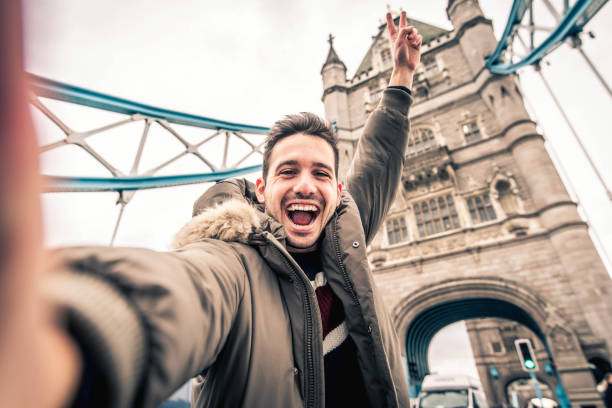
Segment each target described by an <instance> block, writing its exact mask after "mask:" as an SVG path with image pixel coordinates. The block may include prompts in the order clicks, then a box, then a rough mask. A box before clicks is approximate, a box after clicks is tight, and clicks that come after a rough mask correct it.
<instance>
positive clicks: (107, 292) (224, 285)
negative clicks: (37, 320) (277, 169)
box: [46, 241, 246, 407]
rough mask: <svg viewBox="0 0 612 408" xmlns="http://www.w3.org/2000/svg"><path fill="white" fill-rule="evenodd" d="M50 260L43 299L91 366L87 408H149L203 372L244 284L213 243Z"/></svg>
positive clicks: (236, 266)
mask: <svg viewBox="0 0 612 408" xmlns="http://www.w3.org/2000/svg"><path fill="white" fill-rule="evenodd" d="M220 246H224V247H220ZM51 257H52V265H54V268H53V269H54V273H53V274H52V277H51V278H50V282H48V284H47V285H46V286H47V290H48V292H49V296H50V297H52V298H53V300H54V301H56V302H57V303H59V304H60V306H61V310H63V311H65V314H66V320H67V328H68V330H69V332H70V333H71V334H72V335H73V337H74V338H75V340H76V341H77V343H78V344H79V346H80V348H81V350H82V352H83V355H84V356H85V361H86V362H87V364H90V363H91V364H92V365H93V366H94V367H95V382H96V383H97V384H98V385H97V387H95V389H96V390H100V389H102V390H103V391H102V393H107V395H106V396H104V397H102V396H101V395H95V396H92V399H93V400H96V404H95V406H112V407H128V406H143V407H154V406H157V405H159V404H160V403H161V402H163V401H164V400H165V399H166V398H167V397H168V396H169V395H171V394H172V392H174V391H175V390H176V389H178V388H179V387H180V386H181V385H183V384H184V383H185V382H186V381H187V380H189V379H190V378H192V377H193V376H195V375H197V374H199V373H201V372H202V371H204V370H205V369H206V368H208V367H209V366H210V365H211V364H212V363H213V362H214V361H215V358H216V357H217V355H218V354H219V352H220V351H221V349H222V347H223V345H224V342H225V339H226V337H227V335H228V333H229V331H230V329H231V327H232V323H233V321H234V317H235V315H236V311H237V309H238V307H239V305H240V302H241V299H242V296H243V293H244V285H245V280H246V278H245V276H244V275H245V273H244V266H243V264H242V263H241V261H240V259H239V257H238V255H237V253H236V252H235V251H234V250H233V249H232V248H231V246H230V245H229V244H225V243H222V242H218V241H215V242H200V243H196V244H192V245H189V246H187V247H185V248H182V249H181V250H178V251H175V252H167V253H164V252H155V251H151V250H146V249H135V248H69V249H63V250H58V251H55V252H54V253H53V254H52V256H51ZM100 384H101V385H100ZM101 398H103V399H101ZM101 401H104V402H103V403H102V402H101ZM88 406H89V405H88Z"/></svg>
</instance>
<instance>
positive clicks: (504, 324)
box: [30, 0, 612, 407]
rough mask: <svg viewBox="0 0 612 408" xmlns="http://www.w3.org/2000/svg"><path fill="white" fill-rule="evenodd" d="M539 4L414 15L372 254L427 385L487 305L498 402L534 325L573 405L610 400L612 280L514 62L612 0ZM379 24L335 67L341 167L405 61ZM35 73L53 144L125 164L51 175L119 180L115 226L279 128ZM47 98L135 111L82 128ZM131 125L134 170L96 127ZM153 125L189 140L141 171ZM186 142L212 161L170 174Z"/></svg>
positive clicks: (214, 171)
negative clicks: (401, 114)
mask: <svg viewBox="0 0 612 408" xmlns="http://www.w3.org/2000/svg"><path fill="white" fill-rule="evenodd" d="M535 3H536V2H535V1H524V0H517V1H515V2H514V3H513V6H512V10H511V12H510V16H509V19H508V25H507V27H506V29H505V31H504V34H503V36H502V38H501V40H499V41H498V40H496V39H495V36H494V35H493V29H492V25H491V21H490V20H489V19H488V18H487V16H485V15H484V13H483V12H482V9H481V8H480V5H479V3H478V1H476V0H450V1H448V4H447V8H446V12H447V15H448V17H449V19H450V21H451V23H452V26H453V28H452V29H451V30H446V29H443V28H440V27H437V26H435V25H432V24H428V23H425V22H422V21H419V20H416V19H410V21H409V24H412V25H415V26H416V27H417V28H418V29H419V32H420V33H421V34H422V35H423V37H424V41H423V50H422V64H421V66H420V67H419V69H418V71H417V73H416V76H415V81H414V86H413V94H414V104H413V107H412V109H411V113H410V118H411V123H412V130H411V134H410V139H409V143H408V149H407V151H406V152H405V155H406V159H407V160H406V166H405V168H404V173H403V176H402V181H401V183H402V184H401V188H400V193H399V194H398V196H397V197H396V200H395V202H394V204H393V206H392V208H391V211H390V213H389V215H388V218H387V220H386V222H385V223H384V225H383V227H382V228H381V230H380V231H379V233H378V235H377V237H376V238H375V239H374V241H373V243H372V245H371V246H370V248H369V250H368V251H369V252H368V253H369V260H370V263H371V265H372V267H373V273H374V278H375V280H376V282H377V285H378V286H379V288H380V289H381V292H382V294H383V296H384V298H385V300H386V302H387V304H388V306H389V308H390V310H391V311H392V314H393V318H394V323H395V326H396V329H397V331H398V334H399V337H400V340H401V341H402V342H403V344H405V347H406V370H407V372H408V377H409V386H410V390H411V394H412V396H416V394H417V393H418V391H419V387H420V383H421V381H422V379H423V377H424V376H425V375H426V374H427V373H429V372H430V369H429V363H428V361H427V350H428V348H429V345H430V343H431V340H432V338H433V336H434V335H435V334H436V333H437V332H439V331H440V330H441V329H442V328H443V327H445V326H446V325H448V324H450V323H453V322H456V321H460V320H468V319H479V320H471V321H470V322H469V323H468V332H469V335H470V341H471V343H472V347H473V349H474V354H475V357H476V362H477V368H478V371H479V375H480V380H481V382H482V384H483V387H484V389H485V392H486V394H487V396H488V398H489V403H490V404H491V405H493V404H509V403H510V396H509V395H508V389H509V388H508V387H510V385H511V384H513V383H514V382H516V381H518V380H521V379H522V378H524V373H523V372H521V371H520V368H519V366H518V364H517V363H516V362H513V360H511V359H510V358H509V356H510V355H512V354H513V353H514V351H513V350H511V348H509V347H507V344H509V343H511V342H512V339H513V338H515V337H517V336H518V337H521V336H523V337H524V336H525V335H526V334H525V333H527V335H533V336H534V340H535V342H536V343H537V344H538V346H537V347H536V352H537V353H538V355H539V357H540V358H541V360H543V361H545V362H546V363H547V364H546V365H545V367H546V369H543V370H541V372H539V373H538V379H539V380H540V381H541V382H542V383H543V384H546V385H547V388H548V389H550V390H553V391H554V396H553V398H554V399H555V400H556V401H557V402H558V403H559V404H560V405H562V406H574V407H590V406H597V407H601V406H602V403H601V399H600V397H599V395H598V394H597V392H596V391H595V379H594V377H593V374H592V369H593V367H594V366H596V367H598V368H599V369H601V370H609V369H610V360H611V358H612V354H611V352H612V331H611V330H610V328H611V327H612V298H611V297H610V294H611V293H612V281H611V280H610V278H609V276H608V273H607V271H606V268H605V266H604V264H603V262H602V260H601V259H600V257H599V255H598V253H597V251H596V249H595V247H594V245H593V242H592V241H591V238H590V236H589V234H588V225H587V223H586V222H585V221H584V220H583V219H582V218H581V217H580V215H579V213H578V210H577V206H578V205H577V203H576V202H575V201H574V200H573V199H572V197H571V195H570V194H569V193H568V191H567V190H566V188H565V186H564V184H563V182H562V181H561V178H560V176H559V174H558V171H557V169H556V168H555V166H554V165H553V162H552V161H551V158H550V157H549V154H548V151H547V150H546V148H545V146H544V143H545V139H544V136H543V135H542V133H541V132H540V130H539V129H538V127H537V124H536V123H535V121H534V120H533V118H531V117H530V116H529V114H528V113H527V110H526V108H525V105H524V99H523V91H522V89H521V85H520V82H519V81H518V80H517V76H516V74H515V72H516V70H518V69H519V68H521V67H523V66H526V65H529V64H537V63H539V61H540V60H541V59H542V58H543V57H544V56H545V55H547V53H549V52H552V51H553V50H554V49H555V48H556V47H557V46H558V45H559V44H560V43H562V42H564V41H568V40H571V39H576V38H578V37H577V36H578V34H579V33H580V32H581V31H582V30H583V28H584V26H585V25H586V24H587V22H588V21H589V20H590V18H591V17H592V16H593V15H595V14H596V13H597V11H599V10H600V9H601V7H603V5H604V4H605V3H606V2H605V1H583V0H578V1H575V2H573V3H570V2H567V1H566V2H565V3H564V5H565V6H564V8H563V10H555V12H554V13H553V14H554V15H556V17H557V19H556V21H557V22H558V25H557V27H552V28H549V29H543V28H542V26H541V25H539V24H537V23H536V20H535V18H534V16H536V13H534V12H533V10H534V4H535ZM542 4H544V6H545V7H546V8H548V9H549V10H550V9H551V8H553V9H554V7H553V6H552V4H551V3H550V2H548V1H543V2H542ZM555 13H556V14H555ZM525 19H527V22H525ZM374 28H375V29H377V31H376V35H375V36H374V37H373V40H372V43H371V44H370V45H369V48H368V47H364V50H365V55H364V57H363V59H362V61H361V63H360V64H359V66H358V68H357V69H356V70H355V74H354V75H353V76H352V77H350V78H349V77H347V68H346V66H345V64H344V62H343V61H342V59H341V58H340V55H341V52H338V51H337V50H336V49H335V48H334V44H333V37H331V36H330V38H329V43H330V45H329V51H328V55H327V58H326V59H325V61H324V64H323V66H322V69H321V75H322V80H323V92H322V95H323V97H322V99H323V103H324V107H325V116H326V118H327V119H328V120H329V121H331V122H332V123H333V124H334V128H335V129H336V131H337V135H338V138H339V148H340V178H342V177H343V176H344V175H345V173H346V170H347V168H348V164H349V161H350V159H351V158H352V155H353V153H354V151H355V147H356V144H357V141H358V139H359V136H360V134H361V131H362V128H363V125H364V122H365V120H366V118H367V116H368V114H369V113H370V112H371V111H372V109H373V108H374V107H375V106H376V104H377V102H378V99H379V98H380V95H381V92H382V89H383V88H384V86H385V85H386V84H387V83H388V78H389V76H390V74H391V66H392V61H391V57H390V53H389V48H388V44H387V39H386V37H385V36H384V26H379V27H374ZM521 30H527V31H526V34H521ZM540 32H544V33H545V35H544V36H539V34H538V33H540ZM525 37H526V39H525ZM538 41H540V42H538ZM517 43H518V44H523V45H525V47H524V50H523V51H524V52H523V55H519V54H518V53H517V47H518V46H516V44H517ZM597 75H599V74H598V73H597ZM30 79H31V82H32V85H33V90H34V92H35V95H33V96H32V99H31V101H32V104H33V106H34V107H35V108H37V109H39V110H40V112H42V113H43V114H44V115H45V116H46V117H47V118H48V119H49V120H51V121H52V122H53V123H54V124H55V125H56V126H57V127H58V128H59V129H61V131H62V133H63V135H64V138H63V139H61V140H60V141H56V142H54V143H51V144H48V145H45V146H42V147H41V151H43V152H46V151H50V150H53V149H56V148H58V147H61V146H65V145H74V146H77V147H79V148H81V149H84V150H85V151H86V152H87V153H88V154H89V155H90V156H91V157H92V158H93V159H94V160H96V161H97V162H98V163H100V164H101V165H102V166H103V167H104V168H105V169H106V170H107V171H108V172H109V173H110V177H107V178H103V177H97V178H91V177H88V178H86V177H82V176H79V175H77V176H75V177H53V176H52V177H50V178H48V179H47V181H48V185H47V188H48V189H49V190H50V191H115V192H117V193H118V194H119V200H118V204H119V205H120V206H121V209H122V211H120V213H119V217H118V220H117V223H116V226H115V230H114V233H113V239H114V237H115V235H116V233H117V229H118V228H119V223H120V220H121V215H122V214H123V208H125V206H126V205H128V203H129V202H130V200H131V199H132V197H133V196H134V194H136V192H137V191H138V190H140V189H145V188H156V187H164V186H169V185H178V184H187V183H192V182H203V181H214V180H218V179H223V178H226V177H231V176H237V175H240V174H244V173H246V172H252V171H254V170H257V169H259V165H258V163H257V162H258V161H259V160H260V154H261V146H262V138H261V135H262V134H264V133H265V132H266V131H267V128H266V127H264V126H251V125H244V124H239V123H232V122H225V121H219V120H215V119H211V118H207V117H202V116H195V115H187V114H183V113H181V112H175V111H170V110H166V109H161V108H156V107H153V106H148V105H143V104H137V103H134V102H131V101H129V100H124V99H120V98H116V97H111V96H108V95H105V94H101V93H98V92H94V91H89V90H87V89H83V88H78V87H73V86H70V85H67V84H62V83H59V82H57V81H53V80H49V79H45V78H41V77H37V76H31V77H30ZM600 79H601V80H602V83H603V84H604V86H607V84H605V80H604V79H603V77H601V76H600ZM41 98H50V99H57V100H62V101H67V102H71V103H76V104H81V105H85V106H89V107H94V108H97V109H104V110H109V111H112V112H115V113H118V114H121V115H124V117H123V119H121V120H117V121H111V122H109V123H105V124H104V125H102V126H96V127H92V128H91V129H89V130H87V131H80V132H77V131H74V130H73V129H71V128H70V127H69V126H67V125H66V123H65V122H64V121H62V119H61V118H59V117H58V116H57V115H56V114H55V112H54V111H53V109H52V108H49V107H48V106H47V105H46V104H45V102H44V99H41ZM130 123H132V124H133V123H142V132H141V134H140V141H139V144H138V149H137V151H136V153H135V157H134V158H133V161H132V165H131V168H130V170H128V171H122V170H119V169H118V168H116V167H115V166H113V165H112V164H110V162H109V161H108V160H107V158H106V157H105V156H104V155H103V154H101V153H100V152H97V151H96V150H95V149H94V148H93V147H92V146H91V145H90V144H88V142H87V138H89V137H91V136H93V135H99V134H104V132H108V131H109V130H112V129H115V128H117V127H121V126H126V125H127V124H130ZM180 126H189V127H193V128H197V129H198V130H199V132H200V133H199V137H198V138H197V139H193V138H188V137H186V136H185V135H184V134H183V133H182V131H181V130H180V129H182V128H180ZM153 127H156V128H158V129H162V130H163V131H164V132H166V133H167V135H168V136H169V137H171V138H174V139H176V141H178V142H179V143H180V144H181V145H182V150H181V151H180V152H178V153H177V154H176V155H174V156H171V157H169V158H168V159H166V160H163V161H161V162H160V163H158V164H157V165H155V166H153V167H151V168H147V169H145V170H142V169H141V168H140V167H141V158H142V152H143V150H144V149H145V146H146V145H147V143H148V138H147V136H148V134H149V132H150V131H151V129H152V128H153ZM215 141H217V142H218V143H220V146H222V151H223V153H222V154H221V155H220V156H221V157H219V154H218V152H217V151H214V150H211V151H210V153H209V152H208V151H206V149H205V147H206V145H207V144H208V143H214V142H215ZM236 142H237V143H240V144H242V145H243V149H242V150H241V153H240V154H236V152H235V151H232V149H233V148H232V147H231V146H235V145H234V144H232V143H236ZM184 156H193V157H195V158H197V160H199V162H200V163H201V165H202V172H201V173H198V174H189V175H176V176H159V177H156V175H157V174H158V172H159V171H160V170H162V169H164V168H165V167H166V166H169V165H170V164H172V163H173V162H175V161H176V160H178V159H180V158H181V157H184ZM213 156H216V157H213ZM591 164H592V162H591ZM592 165H593V164H592ZM593 167H594V169H595V171H596V172H597V168H596V167H595V166H594V165H593ZM597 174H599V173H597ZM599 178H600V181H601V183H602V185H604V188H605V189H606V190H607V191H608V192H609V190H608V189H607V187H606V186H605V182H604V180H603V178H602V177H601V176H600V177H599ZM499 319H504V320H499ZM508 321H510V322H508ZM493 343H496V345H494V344H493ZM493 373H496V374H495V375H494V374H493Z"/></svg>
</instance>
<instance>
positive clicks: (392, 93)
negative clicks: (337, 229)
mask: <svg viewBox="0 0 612 408" xmlns="http://www.w3.org/2000/svg"><path fill="white" fill-rule="evenodd" d="M387 30H388V33H389V41H390V43H391V48H392V50H393V72H392V74H391V79H390V81H389V86H391V87H397V86H401V87H406V88H410V87H411V86H412V77H413V75H414V71H415V69H416V67H417V65H418V63H419V61H420V58H421V41H422V37H421V36H420V35H419V34H418V32H417V30H416V29H415V28H414V27H412V26H410V27H407V26H406V12H405V11H402V14H401V16H400V22H399V28H398V27H396V26H395V23H394V22H393V18H392V17H391V14H389V13H387ZM411 102H412V98H411V96H410V94H409V93H408V92H406V91H403V90H401V89H386V90H385V91H384V92H383V96H382V99H381V101H380V103H379V105H378V107H377V108H376V109H375V110H374V112H372V114H371V115H370V117H369V118H368V121H367V123H366V125H365V128H364V130H363V133H362V135H361V138H360V140H359V145H358V147H357V152H356V153H355V156H354V158H353V162H352V163H351V169H350V170H349V174H348V177H347V181H346V187H347V191H349V192H350V193H351V195H352V196H353V198H354V199H355V202H356V203H357V206H358V207H359V213H360V215H361V223H362V225H363V229H364V232H365V235H366V241H367V242H368V243H369V242H370V241H371V240H372V238H373V237H374V235H375V234H376V232H377V231H378V228H379V226H380V223H381V222H382V220H383V219H384V218H385V216H386V214H387V211H388V210H389V207H391V203H392V202H393V199H394V197H395V193H396V191H397V187H398V185H399V179H400V176H401V172H402V168H403V165H404V152H405V151H406V141H407V136H408V131H409V127H410V126H409V122H408V108H409V107H410V104H411Z"/></svg>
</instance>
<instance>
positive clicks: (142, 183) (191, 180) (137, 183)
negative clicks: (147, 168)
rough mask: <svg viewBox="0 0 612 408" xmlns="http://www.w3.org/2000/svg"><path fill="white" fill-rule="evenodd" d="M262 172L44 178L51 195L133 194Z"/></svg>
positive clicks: (250, 169)
mask: <svg viewBox="0 0 612 408" xmlns="http://www.w3.org/2000/svg"><path fill="white" fill-rule="evenodd" d="M259 170H261V165H259V164H258V165H255V166H249V167H244V168H242V169H232V170H223V171H217V172H214V173H199V174H184V175H175V176H126V177H56V176H43V178H44V182H45V189H46V190H47V191H48V192H94V191H134V190H143V189H150V188H160V187H172V186H180V185H185V184H196V183H206V182H211V181H221V180H225V179H227V178H230V177H237V176H240V175H243V174H248V173H253V172H256V171H259Z"/></svg>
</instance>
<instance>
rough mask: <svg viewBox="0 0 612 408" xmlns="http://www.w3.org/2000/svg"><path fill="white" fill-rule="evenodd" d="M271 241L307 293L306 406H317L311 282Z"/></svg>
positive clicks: (303, 290) (304, 292)
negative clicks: (309, 288)
mask: <svg viewBox="0 0 612 408" xmlns="http://www.w3.org/2000/svg"><path fill="white" fill-rule="evenodd" d="M270 243H271V244H272V245H273V246H274V248H275V249H276V250H277V251H278V253H279V254H280V255H281V257H282V258H283V261H284V263H285V265H287V266H288V267H289V269H291V271H292V272H293V274H294V275H295V277H296V278H297V281H299V282H300V283H301V286H302V293H303V294H304V295H305V296H304V299H305V305H304V306H305V308H306V318H305V320H304V322H305V326H306V327H305V331H306V373H305V374H306V378H307V390H306V392H307V394H306V407H315V406H317V403H316V374H315V366H314V352H313V350H312V338H313V329H312V322H313V313H312V309H313V305H312V299H311V297H310V294H309V293H308V289H307V287H306V284H308V285H310V282H306V283H305V282H304V278H303V277H302V276H300V274H299V272H298V270H297V269H296V268H295V266H294V265H293V264H292V263H291V261H290V260H289V259H288V258H287V256H286V255H285V254H284V253H283V251H281V249H280V248H278V247H277V246H276V244H275V243H274V242H273V241H271V240H270Z"/></svg>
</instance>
